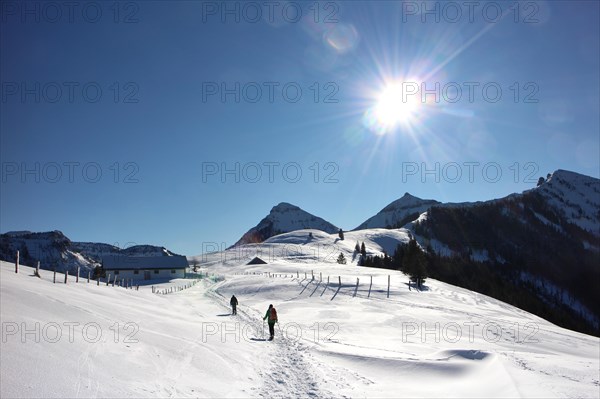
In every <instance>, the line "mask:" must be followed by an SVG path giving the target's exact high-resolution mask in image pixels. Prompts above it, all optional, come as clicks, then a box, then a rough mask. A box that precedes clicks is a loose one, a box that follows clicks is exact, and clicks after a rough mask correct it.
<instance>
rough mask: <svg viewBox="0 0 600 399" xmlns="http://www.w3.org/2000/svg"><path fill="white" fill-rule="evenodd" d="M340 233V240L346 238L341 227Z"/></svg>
mask: <svg viewBox="0 0 600 399" xmlns="http://www.w3.org/2000/svg"><path fill="white" fill-rule="evenodd" d="M338 235H339V236H340V240H343V239H344V231H343V230H342V229H340V231H339V233H338Z"/></svg>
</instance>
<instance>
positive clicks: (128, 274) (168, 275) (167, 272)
mask: <svg viewBox="0 0 600 399" xmlns="http://www.w3.org/2000/svg"><path fill="white" fill-rule="evenodd" d="M172 270H175V273H172ZM148 271H149V272H150V278H149V280H155V279H161V280H164V279H175V278H184V277H185V269H157V270H148ZM156 272H158V273H156ZM109 273H110V279H111V281H112V280H113V279H114V276H115V270H107V271H106V277H108V274H109ZM116 276H117V278H118V279H133V280H134V281H142V280H145V270H139V271H138V274H135V271H134V270H119V273H118V274H117V275H116Z"/></svg>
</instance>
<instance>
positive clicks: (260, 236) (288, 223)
mask: <svg viewBox="0 0 600 399" xmlns="http://www.w3.org/2000/svg"><path fill="white" fill-rule="evenodd" d="M300 229H317V230H323V231H325V232H327V233H334V232H336V231H338V230H339V228H338V227H336V226H334V225H333V224H331V223H329V222H327V221H326V220H323V219H321V218H320V217H317V216H315V215H312V214H310V213H308V212H306V211H304V210H302V209H300V208H299V207H297V206H295V205H292V204H288V203H286V202H282V203H280V204H278V205H276V206H274V207H273V208H272V209H271V212H269V214H268V215H267V216H266V217H265V218H264V219H262V220H261V221H260V222H259V223H258V225H256V226H255V227H253V228H251V229H250V230H248V231H247V232H246V233H245V234H244V235H243V236H242V238H240V239H239V240H238V242H237V243H235V246H237V245H242V244H251V243H259V242H263V241H264V240H266V239H267V238H269V237H273V236H274V235H277V234H281V233H287V232H290V231H294V230H300Z"/></svg>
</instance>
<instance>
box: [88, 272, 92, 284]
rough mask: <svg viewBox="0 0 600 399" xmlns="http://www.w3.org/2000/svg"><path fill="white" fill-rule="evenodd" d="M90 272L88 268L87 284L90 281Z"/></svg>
mask: <svg viewBox="0 0 600 399" xmlns="http://www.w3.org/2000/svg"><path fill="white" fill-rule="evenodd" d="M91 274H92V272H91V271H90V270H88V284H89V283H90V275H91Z"/></svg>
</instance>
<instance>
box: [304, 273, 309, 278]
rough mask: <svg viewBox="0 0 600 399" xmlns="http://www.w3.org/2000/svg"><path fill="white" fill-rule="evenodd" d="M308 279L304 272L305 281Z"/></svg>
mask: <svg viewBox="0 0 600 399" xmlns="http://www.w3.org/2000/svg"><path fill="white" fill-rule="evenodd" d="M307 278H308V277H307V276H306V272H304V279H305V280H306V279H307Z"/></svg>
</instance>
